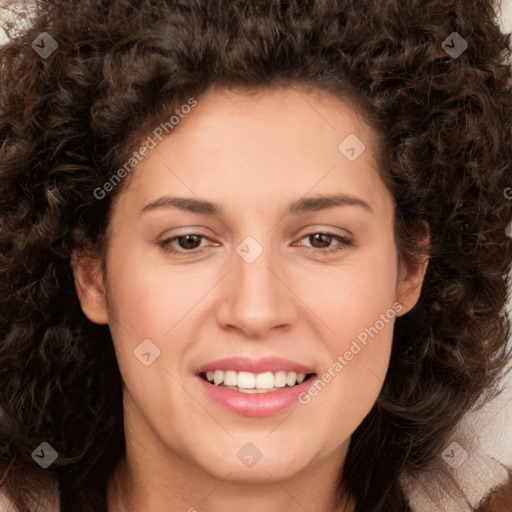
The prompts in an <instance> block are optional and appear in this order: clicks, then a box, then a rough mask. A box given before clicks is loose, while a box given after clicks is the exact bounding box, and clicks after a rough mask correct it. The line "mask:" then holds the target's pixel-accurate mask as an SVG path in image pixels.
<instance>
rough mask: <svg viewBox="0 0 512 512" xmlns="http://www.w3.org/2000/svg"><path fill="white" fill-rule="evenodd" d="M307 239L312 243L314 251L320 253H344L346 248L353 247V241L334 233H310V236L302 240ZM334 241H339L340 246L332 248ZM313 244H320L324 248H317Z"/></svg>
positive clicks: (305, 236)
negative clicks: (316, 250)
mask: <svg viewBox="0 0 512 512" xmlns="http://www.w3.org/2000/svg"><path fill="white" fill-rule="evenodd" d="M305 238H307V239H308V240H309V241H310V243H311V244H312V245H311V246H312V247H313V249H318V252H320V253H333V252H338V251H342V250H343V249H345V248H346V247H348V246H351V245H352V240H350V239H349V238H347V237H345V236H341V235H336V234H334V233H323V232H319V233H308V234H306V235H304V236H303V237H302V238H301V240H304V239H305ZM333 240H334V241H338V242H339V244H338V245H337V246H334V247H332V246H331V242H332V241H333ZM313 244H320V245H321V246H322V247H315V246H314V245H313ZM300 245H302V244H300ZM306 247H308V246H306Z"/></svg>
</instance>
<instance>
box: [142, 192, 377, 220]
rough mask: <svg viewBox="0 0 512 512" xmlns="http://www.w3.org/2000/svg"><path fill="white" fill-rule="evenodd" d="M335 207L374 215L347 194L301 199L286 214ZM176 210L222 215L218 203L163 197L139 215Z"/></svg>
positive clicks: (370, 209) (187, 198)
mask: <svg viewBox="0 0 512 512" xmlns="http://www.w3.org/2000/svg"><path fill="white" fill-rule="evenodd" d="M335 206H359V207H361V208H363V209H364V210H366V211H368V212H370V213H374V211H373V209H372V207H371V206H370V205H369V204H368V203H367V202H366V201H364V200H363V199H361V198H359V197H356V196H352V195H348V194H332V195H318V196H313V197H303V198H301V199H299V200H298V201H295V202H293V203H292V204H290V205H289V206H288V210H287V212H286V213H287V214H290V215H300V214H304V213H308V212H314V211H318V210H324V209H326V208H333V207H335ZM173 207H174V208H178V209H180V210H184V211H188V212H192V213H200V214H205V215H216V216H220V215H222V211H223V209H222V206H221V205H220V204H219V203H215V202H212V201H206V200H203V199H195V198H193V197H173V196H163V197H160V198H158V199H157V200H155V201H152V202H151V203H149V204H147V205H146V206H144V208H142V210H141V211H140V213H141V214H143V213H146V212H149V211H153V210H157V209H160V208H173Z"/></svg>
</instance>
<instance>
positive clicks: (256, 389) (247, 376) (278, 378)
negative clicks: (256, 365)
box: [201, 370, 310, 393]
mask: <svg viewBox="0 0 512 512" xmlns="http://www.w3.org/2000/svg"><path fill="white" fill-rule="evenodd" d="M309 376H310V374H305V373H296V372H287V371H284V370H281V371H277V372H271V371H267V372H264V373H252V372H243V371H241V372H237V371H235V370H227V371H223V370H214V371H209V372H206V373H202V374H201V377H202V378H203V379H206V380H207V381H208V382H209V383H211V384H214V385H215V386H222V387H227V388H229V389H233V390H235V391H239V392H240V393H270V392H275V391H278V390H279V389H280V388H284V387H292V386H295V385H297V384H301V383H302V382H304V380H305V379H306V377H309Z"/></svg>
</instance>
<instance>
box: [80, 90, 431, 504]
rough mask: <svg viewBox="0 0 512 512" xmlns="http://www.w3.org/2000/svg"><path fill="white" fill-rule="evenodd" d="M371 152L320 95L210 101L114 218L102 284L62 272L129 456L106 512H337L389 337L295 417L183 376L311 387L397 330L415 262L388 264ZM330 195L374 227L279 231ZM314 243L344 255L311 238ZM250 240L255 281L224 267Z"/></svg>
mask: <svg viewBox="0 0 512 512" xmlns="http://www.w3.org/2000/svg"><path fill="white" fill-rule="evenodd" d="M349 134H356V135H357V137H358V138H359V139H360V140H361V141H363V142H364V144H365V146H366V150H365V151H363V153H362V154H361V155H360V156H359V157H358V158H357V159H356V160H355V161H353V162H351V161H349V160H348V159H347V158H346V157H345V156H344V155H343V154H342V153H341V152H340V151H339V150H338V145H339V144H340V142H342V141H343V140H344V139H345V137H347V135H349ZM375 144H376V139H375V134H374V133H373V132H372V130H371V129H370V128H369V127H368V126H367V125H366V124H365V123H364V122H363V120H362V118H361V117H360V116H359V115H358V114H357V113H356V112H355V111H354V110H353V109H352V108H351V106H350V104H349V103H347V102H342V101H341V100H339V99H337V98H334V97H332V96H330V95H328V94H327V93H324V92H319V91H312V90H304V89H300V88H288V89H284V90H280V91H277V90H274V91H268V90H267V91H260V92H258V93H257V94H252V95H248V94H240V93H236V92H233V91H227V90H211V91H209V92H208V93H207V94H206V95H204V96H202V97H201V98H199V100H198V105H197V107H196V108H195V109H194V110H193V111H192V112H191V113H190V114H189V115H188V116H187V117H186V119H185V120H183V121H182V122H181V124H180V125H179V126H178V127H177V128H176V129H175V130H174V131H173V132H172V134H171V136H169V137H167V138H165V139H164V140H162V141H161V142H160V143H159V144H158V146H157V147H156V148H155V149H153V150H152V151H151V152H150V154H149V155H148V156H146V157H145V158H144V159H143V161H142V162H141V163H140V164H139V166H138V168H137V169H136V171H134V173H133V174H132V175H131V176H130V178H129V181H128V182H127V183H126V184H125V185H126V186H125V187H124V188H123V190H122V192H121V193H120V195H119V197H118V200H117V201H116V203H115V207H114V209H113V213H112V218H111V223H110V238H109V247H108V255H107V259H106V269H107V272H106V275H105V276H104V275H102V273H101V270H100V262H99V261H97V260H95V259H94V258H93V257H91V256H90V255H85V254H78V253H75V254H74V259H73V268H74V272H75V280H76V285H77V291H78V295H79V297H80V300H81V304H82V308H83V311H84V313H85V314H86V315H87V317H88V318H89V319H90V320H91V321H93V322H96V323H98V324H104V323H107V324H108V325H109V327H110V330H111V333H112V338H113V341H114V345H115V349H116V354H117V358H118V361H119V365H120V369H121V373H122V374H123V380H124V384H125V392H124V411H125V431H126V442H127V452H126V458H125V459H124V460H123V461H122V462H121V463H120V465H119V467H118V469H117V471H116V473H115V476H114V478H112V480H111V482H110V485H109V493H108V500H109V510H111V511H115V512H117V511H124V510H126V511H142V510H144V512H152V511H155V512H156V511H161V510H170V509H171V508H172V510H180V511H181V510H183V511H187V510H194V509H196V510H198V511H211V512H220V511H224V512H226V511H227V512H234V511H239V510H240V509H243V510H244V511H245V512H257V511H261V510H268V511H280V512H284V511H287V512H296V511H299V510H300V511H303V510H308V511H310V512H314V511H318V512H320V511H325V510H332V508H329V507H330V498H331V497H332V496H333V486H334V484H335V482H336V479H337V475H338V473H339V471H340V468H341V467H342V466H343V462H344V459H345V455H346V452H347V448H348V445H349V442H350V436H351V434H352V433H353V432H354V430H355V429H356V428H357V426H358V425H359V424H360V423H361V421H362V420H363V418H364V417H365V416H366V415H367V413H368V412H369V411H370V409H371V407H372V406H373V404H374V403H375V401H376V399H377V396H378V394H379V392H380V390H381V387H382V384H383V380H384V378H385V374H386V371H387V368H388V363H389V356H390V349H391V341H392V331H393V323H394V319H393V320H391V321H389V322H388V323H386V324H385V326H384V328H382V329H381V330H380V331H379V332H378V335H376V336H375V337H374V338H370V339H369V342H368V344H367V345H366V346H365V347H364V348H363V349H362V350H361V351H360V352H359V353H358V354H357V355H356V356H354V357H353V359H352V360H351V361H349V362H348V364H347V365H346V366H344V368H343V370H342V371H340V372H338V373H337V374H336V377H335V378H333V379H332V380H331V381H330V382H329V383H328V384H327V385H326V386H325V388H324V389H323V390H322V391H321V392H319V393H318V394H317V396H315V397H314V398H312V399H311V401H310V402H309V403H308V404H307V405H303V404H300V403H296V404H294V405H293V406H292V407H291V408H289V409H288V410H286V411H284V412H283V413H280V414H275V415H272V416H268V417H250V416H244V415H237V414H234V413H233V412H231V411H229V410H227V409H225V408H224V407H223V406H222V405H219V404H217V403H215V402H213V401H212V400H210V399H209V398H208V397H207V395H206V394H205V393H204V391H203V390H202V388H201V387H200V386H199V383H198V380H197V377H196V376H195V373H194V372H195V369H196V368H197V367H198V366H199V365H201V364H204V363H206V362H209V361H212V360H215V359H218V358H223V357H228V356H234V355H244V356H248V357H251V358H253V359H260V358H262V357H266V356H278V357H283V358H288V359H291V360H293V361H296V362H298V363H302V364H305V365H307V366H310V367H313V368H314V369H315V371H316V373H317V375H321V374H322V373H323V372H325V371H327V370H328V368H330V367H332V366H333V364H334V363H335V362H336V360H337V357H338V356H340V355H341V356H343V354H345V352H346V351H347V350H349V348H350V346H351V343H352V341H353V340H354V339H356V337H357V335H358V334H359V333H361V332H362V331H364V329H365V328H367V327H370V326H373V325H374V324H375V322H376V321H377V320H378V319H379V318H380V315H381V314H383V313H385V312H386V311H387V310H389V309H390V308H392V305H393V304H394V303H400V305H401V310H400V313H399V316H400V315H403V314H405V313H406V312H407V311H409V310H410V309H411V308H412V307H413V306H414V304H415V303H416V302H417V300H418V298H419V294H420V290H421V283H422V277H423V275H424V272H425V270H426V265H427V262H426V261H417V262H415V263H414V264H409V265H405V264H404V263H402V262H400V261H399V258H398V253H397V247H396V241H395V239H394V236H393V218H394V210H393V208H394V207H393V201H392V197H391V194H390V192H389V191H388V190H387V188H386V187H385V185H384V183H383V181H382V179H381V177H380V176H379V173H378V170H377V166H376V162H375V159H374V151H375ZM333 193H344V194H349V195H351V196H355V197H357V198H359V199H361V200H363V201H365V202H366V203H368V205H370V207H371V211H369V210H367V209H365V208H363V207H361V206H358V205H342V206H336V207H331V208H327V209H321V210H317V211H313V212H307V213H302V214H298V215H292V214H286V213H285V212H286V209H287V207H288V205H289V204H290V203H292V202H293V201H296V200H298V199H300V198H302V197H303V196H307V197H313V196H316V195H321V194H333ZM164 195H174V196H182V197H193V198H196V199H197V198H201V199H207V200H210V201H215V202H217V203H219V204H220V205H221V206H222V208H223V212H222V214H221V215H218V216H216V215H207V214H198V213H192V212H188V211H183V210H180V209H178V208H175V207H161V208H155V209H153V210H151V211H147V212H145V213H141V209H142V208H143V207H144V206H145V205H147V204H148V203H151V202H152V201H155V200H157V199H158V198H160V197H161V196H164ZM325 232H332V233H335V234H338V235H341V236H345V237H350V239H351V240H352V242H353V243H352V245H347V246H344V245H343V244H341V243H340V242H338V241H337V240H336V239H330V241H329V239H328V240H327V242H325V241H320V242H318V241H316V242H315V239H313V238H312V237H308V236H306V235H307V234H311V233H325ZM188 233H196V234H202V235H205V237H206V238H205V239H202V240H201V239H199V241H197V243H196V245H195V246H193V247H198V249H194V248H192V249H190V248H189V249H187V247H190V246H187V245H186V241H185V242H184V241H183V239H182V240H181V243H182V245H180V243H179V240H178V241H174V242H173V243H172V246H173V247H174V248H175V249H176V250H178V251H181V253H182V254H181V255H179V254H173V253H171V252H169V251H166V250H165V248H164V247H162V246H160V245H159V242H162V241H163V240H165V239H168V238H170V237H171V236H176V235H178V234H181V235H185V234H188ZM247 236H252V237H253V238H254V239H256V240H257V242H258V243H259V244H260V245H261V247H262V248H263V252H262V254H261V255H260V256H259V257H258V258H257V259H256V260H255V261H254V262H253V263H247V262H246V261H245V260H244V259H242V258H241V257H240V256H239V255H238V254H237V252H236V248H237V247H238V246H239V244H240V243H241V242H242V241H243V240H244V239H245V238H246V237H247ZM325 247H327V248H336V247H341V250H340V251H339V252H336V253H332V254H328V255H325V254H323V253H322V251H325ZM187 250H188V251H189V253H186V251H187ZM198 251H200V252H198ZM191 252H192V254H190V253H191ZM144 339H150V340H152V342H153V343H154V344H155V345H156V346H157V347H158V348H159V349H160V352H161V353H160V357H158V358H157V359H156V360H155V361H154V362H153V363H152V364H151V365H150V366H145V365H143V364H141V362H140V361H139V360H138V359H137V358H136V357H134V354H133V351H134V349H135V348H136V347H137V346H138V345H139V344H140V343H141V342H142V340H144ZM248 442H251V443H253V444H254V445H256V446H257V448H258V449H259V450H260V452H261V453H262V458H261V459H260V460H259V462H258V463H257V464H256V465H254V466H253V467H252V468H247V467H246V466H245V465H243V464H242V463H241V462H240V460H239V459H238V457H237V452H238V451H239V450H240V448H241V447H243V446H244V445H245V444H246V443H248ZM352 509H353V507H352V506H351V505H347V506H346V507H345V508H344V510H347V511H348V510H352Z"/></svg>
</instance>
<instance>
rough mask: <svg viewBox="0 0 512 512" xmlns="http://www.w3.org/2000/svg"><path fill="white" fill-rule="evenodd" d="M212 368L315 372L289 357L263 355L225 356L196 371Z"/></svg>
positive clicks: (243, 370)
mask: <svg viewBox="0 0 512 512" xmlns="http://www.w3.org/2000/svg"><path fill="white" fill-rule="evenodd" d="M214 370H224V371H226V370H234V371H236V372H252V373H264V372H277V371H280V370H283V371H286V372H295V373H315V371H314V370H313V369H311V368H310V367H308V366H305V365H303V364H300V363H296V362H295V361H291V360H290V359H283V358H281V357H264V358H263V359H258V360H256V359H250V358H248V357H243V356H240V357H226V358H224V359H217V360H216V361H211V362H209V363H206V364H203V365H202V366H200V367H199V368H198V369H197V373H198V374H200V373H205V372H211V371H214Z"/></svg>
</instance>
